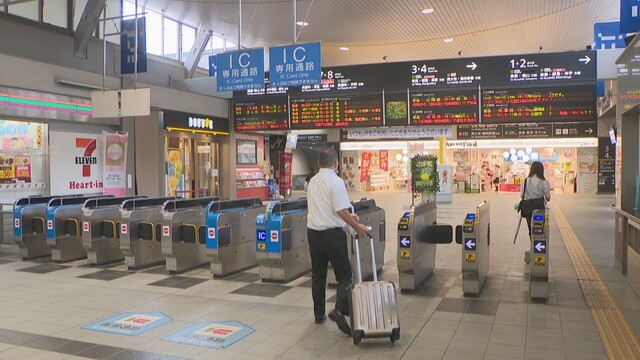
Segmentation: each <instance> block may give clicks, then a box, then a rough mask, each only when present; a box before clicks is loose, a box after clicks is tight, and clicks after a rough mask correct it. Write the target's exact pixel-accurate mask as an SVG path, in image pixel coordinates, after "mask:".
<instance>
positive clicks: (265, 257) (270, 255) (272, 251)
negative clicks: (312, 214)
mask: <svg viewBox="0 0 640 360" xmlns="http://www.w3.org/2000/svg"><path fill="white" fill-rule="evenodd" d="M308 213H309V211H308V209H307V199H304V198H303V199H295V200H289V201H283V202H278V203H271V204H269V205H268V206H267V210H266V211H265V212H264V213H262V214H259V215H258V216H257V217H256V234H257V241H256V245H255V250H256V258H257V260H258V265H259V266H260V278H261V279H262V281H274V282H289V281H291V280H293V279H295V278H297V277H299V276H302V275H304V274H306V273H308V272H309V271H311V257H309V241H308V239H307V214H308Z"/></svg>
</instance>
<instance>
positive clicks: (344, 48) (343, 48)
mask: <svg viewBox="0 0 640 360" xmlns="http://www.w3.org/2000/svg"><path fill="white" fill-rule="evenodd" d="M340 50H342V51H349V48H348V47H346V46H340Z"/></svg>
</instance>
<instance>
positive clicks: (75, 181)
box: [49, 131, 104, 195]
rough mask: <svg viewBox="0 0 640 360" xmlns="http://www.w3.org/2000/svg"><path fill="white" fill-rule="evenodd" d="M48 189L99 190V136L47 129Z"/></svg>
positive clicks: (63, 192) (58, 192)
mask: <svg viewBox="0 0 640 360" xmlns="http://www.w3.org/2000/svg"><path fill="white" fill-rule="evenodd" d="M49 145H50V146H49V149H50V154H49V155H50V159H51V160H50V164H49V170H50V173H51V193H52V194H56V195H68V194H102V188H103V183H102V167H103V164H104V162H103V161H102V152H101V151H99V149H101V146H102V136H100V135H99V134H87V133H73V132H61V131H50V132H49Z"/></svg>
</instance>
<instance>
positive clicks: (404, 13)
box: [139, 0, 619, 65]
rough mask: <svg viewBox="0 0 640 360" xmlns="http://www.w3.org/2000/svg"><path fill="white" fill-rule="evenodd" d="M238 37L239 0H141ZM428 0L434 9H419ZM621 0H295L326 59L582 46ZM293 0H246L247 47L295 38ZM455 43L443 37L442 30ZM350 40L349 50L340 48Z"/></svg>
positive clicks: (303, 38)
mask: <svg viewBox="0 0 640 360" xmlns="http://www.w3.org/2000/svg"><path fill="white" fill-rule="evenodd" d="M139 4H141V5H146V6H148V7H149V8H150V9H153V10H156V11H164V12H165V14H166V15H167V16H169V17H171V18H175V19H177V20H180V21H183V22H185V23H188V24H190V25H194V26H202V27H205V28H209V29H212V30H213V31H214V33H216V34H218V35H224V36H225V37H227V38H228V39H229V40H231V41H233V42H236V41H237V36H238V35H237V32H238V25H237V18H238V0H146V1H144V0H139ZM426 7H432V8H434V9H435V11H434V12H433V13H431V14H427V15H425V14H422V13H421V12H420V11H421V10H422V9H423V8H426ZM618 17H619V0H531V1H525V0H455V1H453V0H298V2H297V19H298V21H302V20H305V21H307V22H308V23H309V26H308V27H305V28H303V29H299V28H298V29H299V32H300V35H299V39H298V41H299V42H313V41H321V42H322V47H323V48H322V50H323V64H324V65H345V64H361V63H372V62H382V61H384V60H383V57H385V56H386V61H405V60H417V59H436V58H452V57H458V56H460V55H458V53H459V52H460V54H461V56H462V57H471V56H490V55H503V54H519V53H532V52H538V50H539V47H540V46H542V48H543V51H544V52H560V51H571V50H583V49H585V47H586V45H588V44H591V43H592V41H593V24H594V22H597V21H606V20H615V19H617V18H618ZM292 18H293V16H292V2H291V0H243V1H242V25H243V26H242V29H243V30H242V31H243V41H242V44H243V46H245V47H255V46H266V47H268V46H273V45H283V44H290V43H292V39H293V35H292V32H293V29H292V27H293V26H292ZM449 37H451V38H453V39H454V41H453V42H452V43H444V42H443V40H444V39H445V38H449ZM340 46H347V47H349V48H350V51H346V52H345V51H340V50H338V48H339V47H340Z"/></svg>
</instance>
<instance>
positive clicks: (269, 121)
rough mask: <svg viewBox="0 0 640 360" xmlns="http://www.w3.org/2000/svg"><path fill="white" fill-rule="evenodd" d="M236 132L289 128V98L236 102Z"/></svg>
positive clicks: (251, 99) (239, 100) (241, 100)
mask: <svg viewBox="0 0 640 360" xmlns="http://www.w3.org/2000/svg"><path fill="white" fill-rule="evenodd" d="M233 107H234V114H235V116H234V119H235V121H234V124H235V129H236V131H251V130H282V129H288V128H289V105H288V101H287V98H282V97H277V98H272V99H269V98H247V99H238V100H236V101H235V102H234V106H233Z"/></svg>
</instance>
